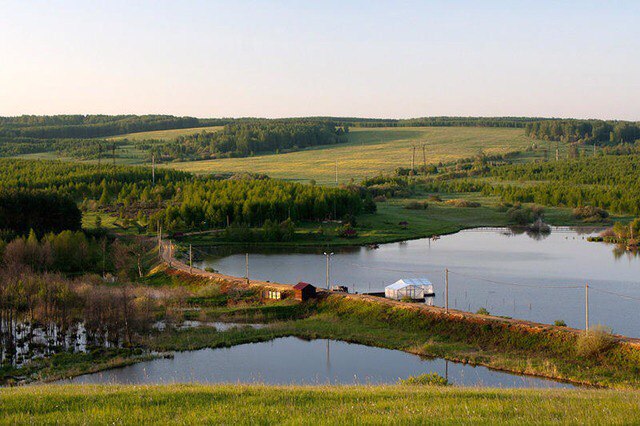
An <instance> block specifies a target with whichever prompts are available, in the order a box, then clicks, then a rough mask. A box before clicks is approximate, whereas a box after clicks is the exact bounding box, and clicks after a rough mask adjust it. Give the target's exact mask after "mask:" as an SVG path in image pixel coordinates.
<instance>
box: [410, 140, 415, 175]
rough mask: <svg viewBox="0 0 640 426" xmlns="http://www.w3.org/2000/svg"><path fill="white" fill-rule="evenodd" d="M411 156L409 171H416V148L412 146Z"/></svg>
mask: <svg viewBox="0 0 640 426" xmlns="http://www.w3.org/2000/svg"><path fill="white" fill-rule="evenodd" d="M412 148H413V149H412V154H411V171H413V170H415V169H416V146H415V145H413V147H412Z"/></svg>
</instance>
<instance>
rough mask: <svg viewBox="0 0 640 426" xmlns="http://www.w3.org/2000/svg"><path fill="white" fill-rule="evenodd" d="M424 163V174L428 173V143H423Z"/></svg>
mask: <svg viewBox="0 0 640 426" xmlns="http://www.w3.org/2000/svg"><path fill="white" fill-rule="evenodd" d="M422 165H423V166H424V174H425V175H426V174H427V144H426V143H423V144H422Z"/></svg>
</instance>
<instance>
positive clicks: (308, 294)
mask: <svg viewBox="0 0 640 426" xmlns="http://www.w3.org/2000/svg"><path fill="white" fill-rule="evenodd" d="M293 291H294V293H295V298H296V300H301V301H305V300H309V299H313V298H314V297H316V288H315V287H314V286H312V285H311V284H309V283H303V282H299V283H298V284H296V285H294V286H293Z"/></svg>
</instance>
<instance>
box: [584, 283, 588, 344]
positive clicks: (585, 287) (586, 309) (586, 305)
mask: <svg viewBox="0 0 640 426" xmlns="http://www.w3.org/2000/svg"><path fill="white" fill-rule="evenodd" d="M584 296H585V299H584V301H585V306H584V308H585V309H584V313H585V330H586V331H587V333H588V332H589V283H586V284H585V285H584Z"/></svg>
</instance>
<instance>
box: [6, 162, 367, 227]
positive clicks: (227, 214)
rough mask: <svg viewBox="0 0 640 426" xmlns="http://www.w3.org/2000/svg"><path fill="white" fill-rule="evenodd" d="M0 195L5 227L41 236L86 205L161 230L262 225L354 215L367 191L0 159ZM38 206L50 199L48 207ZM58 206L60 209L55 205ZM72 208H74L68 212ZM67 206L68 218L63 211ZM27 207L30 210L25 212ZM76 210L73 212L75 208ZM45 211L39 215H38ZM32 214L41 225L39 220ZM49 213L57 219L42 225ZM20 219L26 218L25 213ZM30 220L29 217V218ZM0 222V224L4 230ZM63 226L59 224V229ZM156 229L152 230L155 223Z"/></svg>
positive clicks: (75, 223) (74, 219) (73, 222)
mask: <svg viewBox="0 0 640 426" xmlns="http://www.w3.org/2000/svg"><path fill="white" fill-rule="evenodd" d="M0 194H7V195H6V196H7V197H8V198H7V202H6V203H3V207H4V206H5V204H6V206H7V210H6V214H5V217H7V222H5V223H6V224H9V225H10V226H9V225H5V226H6V227H7V228H10V229H13V230H14V231H17V232H18V233H20V234H25V233H27V232H28V231H29V230H30V229H32V228H33V229H34V230H35V231H36V233H37V234H38V235H42V234H43V233H46V232H50V231H56V230H59V229H66V228H67V227H68V229H78V227H79V220H80V215H79V212H78V210H77V207H76V205H75V203H78V204H80V206H81V207H82V208H83V209H87V210H92V211H106V212H108V213H109V214H117V215H119V216H120V217H122V218H128V219H142V220H143V221H144V222H145V223H148V224H151V225H152V226H153V227H155V226H156V225H158V224H160V225H163V227H164V229H165V230H183V229H188V228H198V229H211V228H215V227H225V226H227V225H231V224H244V225H248V226H262V225H263V224H264V222H265V221H266V220H267V219H269V220H271V221H275V222H278V223H280V222H283V221H285V220H286V219H289V218H290V219H292V220H294V221H298V220H324V219H329V218H334V219H335V218H342V217H343V216H345V215H347V214H349V215H357V214H358V213H360V212H361V211H362V210H363V208H364V204H365V203H364V198H366V197H365V195H364V194H362V193H360V191H358V190H355V189H354V190H351V189H349V188H328V187H322V186H312V185H302V184H299V183H289V182H283V181H278V180H271V179H266V178H256V177H253V176H251V175H242V176H232V177H231V178H229V177H228V176H203V177H196V176H193V175H191V174H189V173H185V172H179V171H174V170H170V169H161V170H156V176H155V182H154V181H153V180H152V175H151V169H150V168H148V167H134V166H115V167H114V166H111V165H103V166H98V165H96V164H76V163H63V162H48V161H28V160H13V159H0ZM43 203H50V205H47V206H45V207H40V206H44V204H43ZM56 203H59V204H60V206H62V207H60V208H57V207H56ZM72 207H73V209H72ZM66 208H68V209H69V214H68V217H67V216H65V215H64V214H63V213H64V212H65V211H67V210H65V209H66ZM23 209H24V211H27V210H28V211H29V212H31V211H35V212H34V213H28V214H26V215H23V214H22V213H20V212H21V211H22V210H23ZM74 209H75V210H74ZM37 212H42V213H37ZM32 215H35V216H36V218H37V219H38V220H40V221H42V222H43V224H42V225H41V224H40V222H38V221H37V220H35V219H33V220H32V219H30V218H31V216H32ZM42 215H44V216H50V217H51V218H52V220H53V219H56V221H57V222H56V223H59V225H57V226H58V228H55V229H52V228H51V226H54V225H53V224H51V225H50V224H49V223H48V222H46V221H47V220H48V218H47V217H40V216H42ZM22 216H24V218H22ZM26 219H28V220H26ZM2 223H3V222H0V229H2V226H3V225H2ZM60 227H61V228H60ZM154 229H155V228H154Z"/></svg>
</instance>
